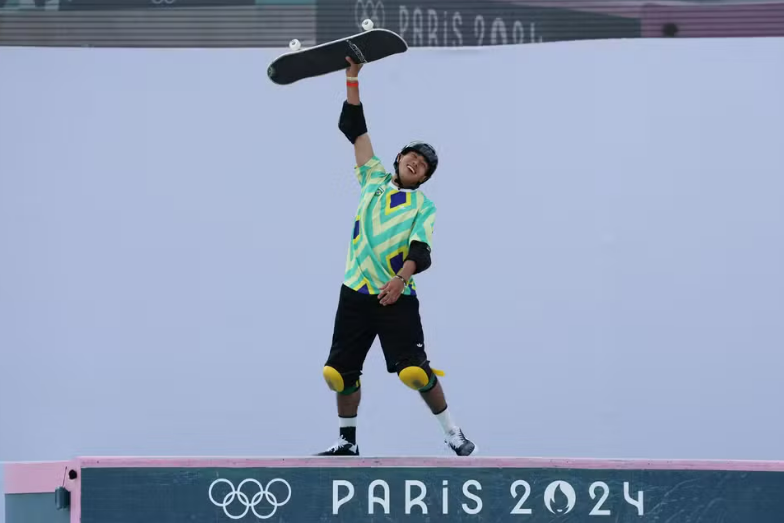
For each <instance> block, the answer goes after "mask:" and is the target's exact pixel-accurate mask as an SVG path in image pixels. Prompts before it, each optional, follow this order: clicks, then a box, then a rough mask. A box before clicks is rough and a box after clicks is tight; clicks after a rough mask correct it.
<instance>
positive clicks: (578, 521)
mask: <svg viewBox="0 0 784 523" xmlns="http://www.w3.org/2000/svg"><path fill="white" fill-rule="evenodd" d="M6 478H7V481H6V523H45V522H46V523H49V522H52V523H55V522H58V523H66V522H70V523H77V522H81V523H150V522H155V523H181V522H183V521H187V522H190V523H220V522H229V521H259V520H265V521H269V522H281V523H283V522H287V523H306V522H315V521H319V522H329V521H335V522H338V521H340V522H356V521H385V522H388V523H391V522H398V521H400V522H402V521H406V522H428V523H436V522H474V521H476V522H479V521H493V522H495V523H504V522H513V521H515V522H517V521H528V522H532V523H538V522H541V523H544V522H554V521H562V522H570V523H590V522H592V521H605V520H607V521H610V520H611V521H623V522H628V521H635V522H640V523H646V522H662V521H678V522H691V521H711V522H718V521H721V522H722V523H748V522H751V521H753V522H754V523H779V522H780V521H781V514H784V462H764V461H757V462H752V461H748V462H744V461H726V462H720V461H646V460H588V459H527V458H467V459H459V458H377V459H374V458H360V459H356V458H337V459H336V458H199V457H196V458H112V457H109V458H105V457H97V458H92V457H87V458H79V459H76V460H73V461H70V462H60V463H44V464H41V463H38V464H25V463H12V464H9V465H6ZM58 506H59V507H60V508H59V510H58ZM66 514H67V517H66Z"/></svg>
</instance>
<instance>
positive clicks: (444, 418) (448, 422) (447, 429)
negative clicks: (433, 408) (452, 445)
mask: <svg viewBox="0 0 784 523" xmlns="http://www.w3.org/2000/svg"><path fill="white" fill-rule="evenodd" d="M436 419H438V422H439V423H441V428H442V429H444V434H446V435H449V434H451V433H452V432H454V431H455V430H457V425H455V422H454V421H452V415H451V413H450V412H449V407H447V408H445V409H444V410H443V412H441V413H440V414H436Z"/></svg>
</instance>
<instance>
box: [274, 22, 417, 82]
mask: <svg viewBox="0 0 784 523" xmlns="http://www.w3.org/2000/svg"><path fill="white" fill-rule="evenodd" d="M407 50H408V44H406V41H405V40H403V38H401V37H400V35H398V34H397V33H395V32H394V31H390V30H388V29H369V30H367V31H364V32H362V33H357V34H355V35H352V36H347V37H346V38H341V39H339V40H333V41H331V42H326V43H323V44H319V45H315V46H313V47H308V48H302V49H300V50H298V51H291V52H288V53H284V54H282V55H280V56H278V57H277V58H276V59H275V60H273V61H272V63H271V64H270V65H269V67H268V68H267V76H269V79H270V80H272V81H273V82H275V83H276V84H279V85H287V84H292V83H294V82H297V81H299V80H304V79H305V78H312V77H314V76H321V75H324V74H328V73H334V72H337V71H343V70H345V69H346V68H348V66H349V63H348V62H347V61H346V57H347V56H348V57H350V58H351V59H352V60H354V61H355V62H356V63H358V64H367V63H370V62H375V61H376V60H381V59H382V58H386V57H388V56H392V55H394V54H398V53H404V52H406V51H407Z"/></svg>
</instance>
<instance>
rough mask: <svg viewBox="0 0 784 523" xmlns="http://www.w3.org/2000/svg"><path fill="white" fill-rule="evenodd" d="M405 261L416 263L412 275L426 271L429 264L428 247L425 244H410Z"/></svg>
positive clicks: (414, 242)
mask: <svg viewBox="0 0 784 523" xmlns="http://www.w3.org/2000/svg"><path fill="white" fill-rule="evenodd" d="M406 259H407V260H411V261H412V262H414V263H416V269H415V270H414V274H419V273H420V272H424V271H426V270H427V269H428V268H429V267H430V264H431V260H430V246H429V245H428V244H426V243H422V242H418V241H413V242H411V248H409V250H408V256H406Z"/></svg>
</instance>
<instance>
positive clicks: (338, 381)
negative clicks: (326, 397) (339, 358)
mask: <svg viewBox="0 0 784 523" xmlns="http://www.w3.org/2000/svg"><path fill="white" fill-rule="evenodd" d="M322 374H323V375H324V381H326V382H327V387H329V388H330V389H331V390H334V391H335V392H337V393H338V394H351V393H353V392H356V390H357V389H359V378H357V380H356V382H354V384H353V385H351V386H349V387H348V388H347V387H346V383H345V380H344V379H343V375H342V374H341V373H340V372H338V370H337V369H336V368H334V367H330V366H329V365H325V366H324V370H323V371H322Z"/></svg>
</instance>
